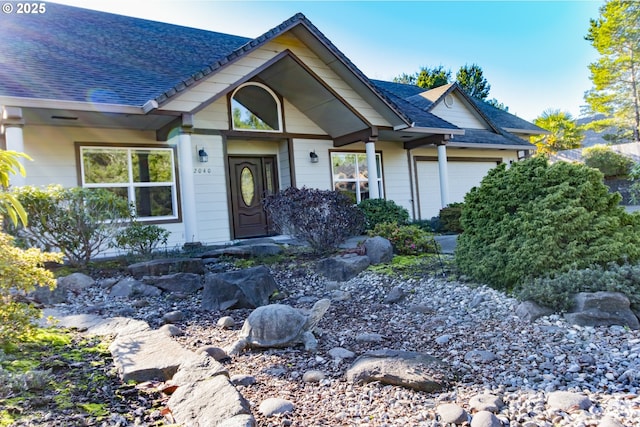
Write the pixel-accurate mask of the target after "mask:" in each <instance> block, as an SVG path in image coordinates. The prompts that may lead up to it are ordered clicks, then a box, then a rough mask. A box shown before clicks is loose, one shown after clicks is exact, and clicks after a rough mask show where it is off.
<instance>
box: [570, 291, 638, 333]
mask: <svg viewBox="0 0 640 427" xmlns="http://www.w3.org/2000/svg"><path fill="white" fill-rule="evenodd" d="M564 317H565V320H566V321H567V322H569V323H572V324H575V325H579V326H612V325H620V326H628V327H629V328H631V329H639V328H640V322H638V318H637V317H636V315H635V314H634V313H633V311H631V309H630V302H629V298H627V297H626V296H625V295H624V294H622V293H619V292H580V293H578V294H576V295H575V296H574V297H573V305H572V307H571V309H570V310H569V312H567V313H565V315H564Z"/></svg>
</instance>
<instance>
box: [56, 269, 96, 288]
mask: <svg viewBox="0 0 640 427" xmlns="http://www.w3.org/2000/svg"><path fill="white" fill-rule="evenodd" d="M57 282H58V286H60V287H62V288H65V289H68V290H70V291H80V290H83V289H87V288H90V287H92V286H93V285H95V284H96V281H95V280H93V279H92V278H91V277H90V276H87V275H86V274H84V273H72V274H70V275H68V276H64V277H59V278H58V280H57Z"/></svg>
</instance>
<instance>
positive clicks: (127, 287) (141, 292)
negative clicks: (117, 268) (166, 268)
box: [109, 277, 162, 297]
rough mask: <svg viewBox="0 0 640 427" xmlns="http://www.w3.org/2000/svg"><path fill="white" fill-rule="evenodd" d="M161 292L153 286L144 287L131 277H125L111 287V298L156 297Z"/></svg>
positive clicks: (144, 285)
mask: <svg viewBox="0 0 640 427" xmlns="http://www.w3.org/2000/svg"><path fill="white" fill-rule="evenodd" d="M160 294H162V291H161V290H160V289H158V288H156V287H155V286H151V285H146V284H144V283H142V282H141V281H139V280H136V279H134V278H133V277H125V278H124V279H122V280H120V281H119V282H118V283H116V284H115V285H113V286H112V287H111V290H110V291H109V296H112V297H157V296H159V295H160Z"/></svg>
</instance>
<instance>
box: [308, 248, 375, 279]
mask: <svg viewBox="0 0 640 427" xmlns="http://www.w3.org/2000/svg"><path fill="white" fill-rule="evenodd" d="M369 263H370V261H369V257H368V256H365V255H359V256H358V255H353V254H349V255H345V256H336V257H331V258H324V259H322V260H320V261H318V264H317V269H318V272H319V273H320V274H322V275H323V276H325V277H326V278H328V279H329V280H335V281H337V282H346V281H347V280H349V279H352V278H354V277H356V276H357V275H358V274H360V272H362V271H364V270H365V269H366V268H367V267H369Z"/></svg>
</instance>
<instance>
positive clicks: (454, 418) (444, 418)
mask: <svg viewBox="0 0 640 427" xmlns="http://www.w3.org/2000/svg"><path fill="white" fill-rule="evenodd" d="M436 413H437V414H438V416H439V417H440V422H442V424H462V423H464V422H466V421H467V420H468V419H469V415H468V414H467V411H465V410H464V409H462V408H461V407H460V406H458V405H456V404H455V403H445V404H442V405H438V407H437V408H436Z"/></svg>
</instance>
